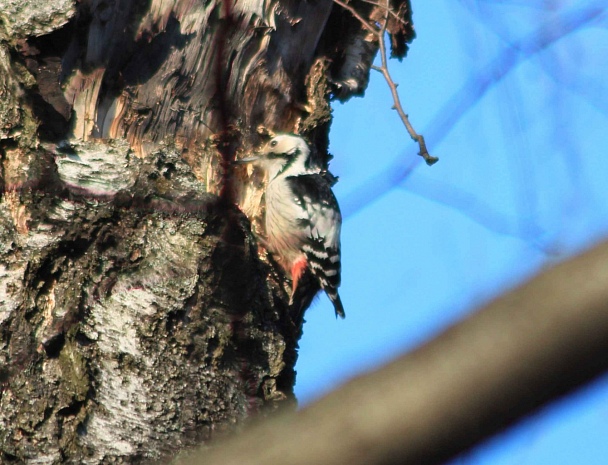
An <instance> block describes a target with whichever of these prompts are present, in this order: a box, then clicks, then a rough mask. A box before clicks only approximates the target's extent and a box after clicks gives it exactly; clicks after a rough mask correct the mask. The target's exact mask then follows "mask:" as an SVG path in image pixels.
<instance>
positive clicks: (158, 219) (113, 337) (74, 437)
mask: <svg viewBox="0 0 608 465" xmlns="http://www.w3.org/2000/svg"><path fill="white" fill-rule="evenodd" d="M393 3H394V7H395V11H398V12H400V15H402V18H403V20H404V21H399V22H395V23H394V24H395V26H394V27H395V29H394V30H391V26H390V24H389V28H388V31H389V33H392V46H393V53H394V54H396V55H398V56H403V55H404V54H405V51H406V50H407V46H406V43H407V42H408V41H409V40H411V39H412V37H413V29H412V28H411V18H410V14H411V9H410V6H409V2H408V1H407V0H403V1H397V0H395V1H394V2H393ZM357 8H358V11H359V12H360V14H361V15H363V16H366V17H368V18H373V17H374V16H373V15H374V9H375V7H374V6H373V5H371V4H369V3H366V2H361V5H360V6H359V5H357ZM0 36H1V41H0V95H1V96H2V99H1V100H0V155H1V176H0V187H1V188H2V197H1V199H0V454H1V456H0V462H2V463H4V462H6V463H10V462H15V463H22V462H29V463H49V464H50V463H87V464H102V463H154V462H158V461H162V460H164V459H165V458H166V457H169V456H173V455H174V454H175V453H176V452H177V451H179V450H182V449H183V448H187V447H189V446H192V445H195V444H199V443H201V442H204V441H206V440H207V439H209V438H210V437H212V436H213V435H214V434H216V433H218V432H220V431H224V430H227V429H233V428H235V427H237V426H238V425H240V424H242V422H243V421H245V420H246V419H247V418H249V417H250V416H252V415H254V414H259V413H264V412H267V411H272V410H274V409H276V408H277V407H278V406H280V405H293V404H294V403H295V402H294V396H293V385H294V382H295V372H294V365H295V361H296V358H297V341H298V339H299V337H300V335H301V327H302V323H303V312H299V313H298V314H297V315H294V314H289V313H288V312H287V303H288V300H289V297H288V293H287V290H288V289H289V283H287V282H286V280H285V277H284V276H282V275H281V273H280V270H278V269H277V268H275V267H273V265H272V262H271V261H268V260H266V257H265V254H263V253H260V252H263V251H262V250H258V247H257V245H256V241H255V238H254V236H253V234H252V231H251V225H250V223H249V220H248V218H250V219H252V220H254V224H253V227H254V228H255V227H256V224H255V219H256V218H258V217H259V216H260V202H261V193H260V189H259V186H256V185H254V184H251V183H245V182H244V173H235V174H234V175H232V174H231V173H230V171H229V170H228V162H229V161H230V160H231V159H233V158H234V157H235V155H236V154H237V153H247V152H248V151H250V150H251V149H252V148H253V147H255V146H256V145H257V144H258V143H259V142H260V141H261V140H262V139H261V136H260V134H259V132H258V128H259V127H263V128H267V129H268V130H271V131H286V132H296V133H299V134H302V135H304V136H306V137H307V138H308V139H309V140H310V141H311V144H312V146H313V150H314V151H315V153H316V155H317V156H318V157H319V160H321V161H322V162H323V163H325V165H326V166H327V162H328V159H329V156H328V155H327V145H328V139H327V134H328V130H329V124H330V122H331V111H330V107H329V101H330V99H331V98H332V97H339V98H340V99H347V98H348V97H350V96H351V95H361V94H362V93H363V91H364V90H365V87H366V85H367V80H368V77H369V69H370V66H371V62H372V59H373V57H374V55H375V53H376V51H377V47H378V44H377V43H376V41H375V40H374V38H370V37H369V35H368V34H367V32H366V31H365V30H364V28H362V26H361V24H360V23H359V22H358V21H357V20H356V19H354V18H353V17H352V15H350V14H349V13H348V12H347V11H344V10H343V9H341V8H337V7H334V5H333V3H332V2H331V1H329V0H319V1H315V2H301V1H296V0H283V1H262V0H255V1H245V0H242V1H236V0H235V1H233V2H228V1H224V2H222V1H204V2H203V1H200V2H192V1H190V0H171V1H168V0H150V1H149V2H138V1H135V0H113V1H112V0H111V1H97V0H91V1H83V2H77V3H75V2H70V1H63V2H52V5H50V4H47V2H42V3H41V2H35V1H26V0H24V1H21V2H14V1H10V0H0ZM353 50H354V51H356V53H354V52H353ZM237 203H238V204H239V205H240V206H241V209H242V210H243V211H244V212H245V213H246V215H245V214H243V213H242V212H241V210H240V209H239V208H238V207H237V206H236V204H237ZM313 291H314V289H313ZM311 298H312V295H311V296H309V297H307V298H304V299H303V301H302V303H301V306H302V310H303V309H305V307H307V306H308V304H309V303H310V299H311Z"/></svg>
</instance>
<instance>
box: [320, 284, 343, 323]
mask: <svg viewBox="0 0 608 465" xmlns="http://www.w3.org/2000/svg"><path fill="white" fill-rule="evenodd" d="M325 292H326V293H327V297H329V300H331V303H332V304H334V310H335V311H336V318H338V317H340V318H345V317H346V313H344V307H343V306H342V300H340V294H338V291H337V290H336V289H325Z"/></svg>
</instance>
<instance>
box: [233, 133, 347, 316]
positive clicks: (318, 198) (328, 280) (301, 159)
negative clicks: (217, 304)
mask: <svg viewBox="0 0 608 465" xmlns="http://www.w3.org/2000/svg"><path fill="white" fill-rule="evenodd" d="M250 162H257V163H258V164H259V165H260V166H261V167H262V168H263V169H264V170H265V172H266V175H267V184H266V190H265V194H264V197H265V202H266V214H265V221H264V225H265V232H266V241H265V242H266V244H265V245H266V247H267V248H268V250H269V252H271V253H272V255H273V257H274V258H275V259H276V261H277V262H278V263H279V264H280V265H281V267H282V268H283V269H284V270H285V272H286V274H287V275H288V276H289V277H290V278H291V280H292V288H291V299H290V305H291V304H293V297H294V294H295V292H296V289H297V288H298V283H299V282H300V279H301V278H302V276H303V274H304V272H305V271H306V269H308V270H310V272H311V273H312V275H313V277H314V278H315V279H316V280H317V282H318V283H319V286H320V287H321V289H323V290H324V291H325V293H326V294H327V296H328V297H329V300H331V302H332V304H333V306H334V309H335V312H336V317H337V316H340V317H341V318H344V316H345V314H344V307H343V306H342V301H341V300H340V295H339V294H338V286H340V228H341V226H342V215H341V214H340V207H339V206H338V201H337V200H336V197H335V195H334V193H333V192H332V190H331V186H330V184H329V182H328V181H327V179H326V178H325V177H324V176H323V170H322V169H321V167H320V166H318V165H317V164H316V163H314V161H313V159H312V157H311V152H310V148H309V147H308V145H307V144H306V142H305V141H304V139H302V137H300V136H297V135H295V134H279V135H277V136H275V137H274V138H272V139H271V140H270V141H269V142H267V143H266V144H265V145H264V146H263V147H262V148H261V149H260V150H259V151H258V152H257V153H256V154H255V155H254V156H253V157H251V158H246V159H243V160H240V161H239V162H238V163H250Z"/></svg>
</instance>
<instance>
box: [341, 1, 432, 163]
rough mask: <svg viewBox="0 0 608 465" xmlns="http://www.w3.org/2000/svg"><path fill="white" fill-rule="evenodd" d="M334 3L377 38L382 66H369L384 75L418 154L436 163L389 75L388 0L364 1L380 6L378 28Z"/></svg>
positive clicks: (427, 161) (389, 12)
mask: <svg viewBox="0 0 608 465" xmlns="http://www.w3.org/2000/svg"><path fill="white" fill-rule="evenodd" d="M334 3H336V4H338V5H340V6H341V7H342V8H344V9H346V10H347V11H349V12H350V13H351V14H352V15H353V16H354V17H355V18H356V19H357V20H358V21H359V22H360V23H361V25H362V26H363V27H364V28H365V29H367V30H368V31H370V32H371V33H373V34H374V36H376V38H377V39H378V45H379V52H380V59H381V60H382V66H374V65H372V66H371V69H373V70H374V71H378V72H379V73H381V74H382V76H383V77H384V80H385V81H386V83H387V85H388V87H389V89H390V91H391V95H392V96H393V102H394V103H393V110H395V111H397V114H398V115H399V118H401V121H402V122H403V125H404V126H405V129H406V130H407V132H408V134H409V135H410V137H411V138H412V139H413V140H414V141H415V142H417V143H418V147H419V149H420V151H419V152H418V155H420V156H421V157H422V158H424V161H425V162H426V164H427V165H429V166H430V165H433V164H435V163H437V162H438V161H439V158H437V157H434V156H432V155H430V154H429V152H428V150H427V148H426V142H425V140H424V136H422V134H418V133H417V132H416V130H415V129H414V127H413V126H412V124H411V123H410V120H409V117H408V115H407V114H406V113H405V111H404V110H403V106H402V105H401V99H400V98H399V92H397V85H398V84H397V83H395V81H394V80H393V78H392V77H391V74H390V71H389V69H388V58H387V55H386V42H385V40H384V35H385V33H386V28H387V25H388V19H389V16H390V15H391V14H392V15H393V16H395V17H396V16H397V15H396V14H395V12H393V11H392V10H391V8H390V3H389V0H386V5H384V6H381V5H379V4H376V3H374V2H370V1H368V2H366V3H370V4H372V5H375V6H377V7H378V8H381V9H383V10H384V12H385V13H384V21H383V22H382V24H381V25H380V27H379V28H377V27H374V26H372V25H371V24H370V23H369V22H368V21H367V20H366V19H365V18H363V17H362V16H361V15H360V14H359V13H358V12H357V11H356V10H355V9H354V8H353V7H352V6H350V5H349V4H348V3H346V2H344V1H342V0H334Z"/></svg>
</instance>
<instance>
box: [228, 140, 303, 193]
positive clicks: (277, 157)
mask: <svg viewBox="0 0 608 465" xmlns="http://www.w3.org/2000/svg"><path fill="white" fill-rule="evenodd" d="M310 158H311V157H310V149H309V148H308V145H307V144H306V142H305V141H304V139H303V138H302V137H300V136H297V135H295V134H279V135H277V136H275V137H273V138H272V139H270V140H269V141H268V142H266V144H264V145H263V146H262V148H261V149H260V150H259V151H257V152H256V153H255V154H254V156H252V157H249V158H244V159H241V160H238V162H237V163H253V162H255V163H257V164H259V165H260V166H262V167H263V168H264V169H265V170H266V172H267V173H268V179H269V181H272V180H273V179H275V178H276V177H277V176H279V175H286V176H289V175H297V174H302V173H306V172H308V171H309V170H310V168H311V166H310V164H311V159H310Z"/></svg>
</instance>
